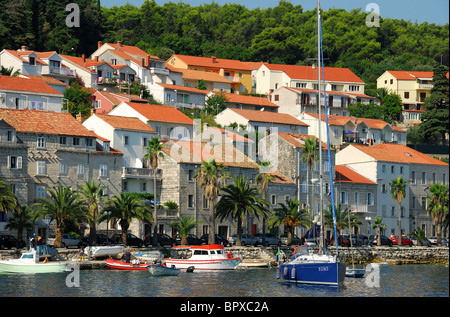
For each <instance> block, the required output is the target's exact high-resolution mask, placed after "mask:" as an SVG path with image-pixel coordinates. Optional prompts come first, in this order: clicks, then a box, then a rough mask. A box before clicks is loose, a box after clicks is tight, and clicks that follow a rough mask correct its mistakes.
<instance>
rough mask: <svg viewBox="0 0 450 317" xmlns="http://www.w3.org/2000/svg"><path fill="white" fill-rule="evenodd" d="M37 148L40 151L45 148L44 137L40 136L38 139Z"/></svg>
mask: <svg viewBox="0 0 450 317" xmlns="http://www.w3.org/2000/svg"><path fill="white" fill-rule="evenodd" d="M37 147H38V148H40V149H44V148H45V138H44V137H43V136H38V138H37Z"/></svg>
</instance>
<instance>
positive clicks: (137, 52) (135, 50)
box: [104, 43, 160, 59]
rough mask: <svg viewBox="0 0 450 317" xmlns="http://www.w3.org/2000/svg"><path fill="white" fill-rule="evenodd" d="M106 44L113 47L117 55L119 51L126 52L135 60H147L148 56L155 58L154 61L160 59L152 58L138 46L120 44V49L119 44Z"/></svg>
mask: <svg viewBox="0 0 450 317" xmlns="http://www.w3.org/2000/svg"><path fill="white" fill-rule="evenodd" d="M104 44H107V45H109V46H112V47H113V48H114V52H115V53H116V52H117V51H119V52H124V53H126V54H128V55H131V56H132V57H135V58H136V57H140V58H145V57H146V56H150V58H153V59H160V58H159V57H158V56H152V55H150V54H147V53H146V52H144V51H143V50H141V49H140V48H139V47H137V46H131V45H123V44H120V47H119V45H118V44H117V43H104Z"/></svg>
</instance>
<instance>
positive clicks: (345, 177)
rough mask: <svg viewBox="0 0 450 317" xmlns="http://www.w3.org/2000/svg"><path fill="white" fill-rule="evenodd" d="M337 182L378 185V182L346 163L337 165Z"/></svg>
mask: <svg viewBox="0 0 450 317" xmlns="http://www.w3.org/2000/svg"><path fill="white" fill-rule="evenodd" d="M336 182H339V183H356V184H372V185H376V183H374V182H372V181H371V180H369V179H367V178H365V177H364V176H362V175H361V174H358V173H357V172H355V171H354V170H352V169H350V168H348V167H347V166H344V165H336Z"/></svg>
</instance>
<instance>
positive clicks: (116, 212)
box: [98, 192, 153, 245]
mask: <svg viewBox="0 0 450 317" xmlns="http://www.w3.org/2000/svg"><path fill="white" fill-rule="evenodd" d="M110 218H115V219H118V220H119V224H120V227H121V229H122V235H121V237H122V242H123V243H124V244H125V245H126V244H127V232H128V228H129V227H130V223H131V221H132V220H133V219H135V218H136V219H138V220H141V221H144V220H147V221H149V222H151V221H153V217H152V214H151V212H150V208H149V207H148V206H146V205H144V204H142V200H141V199H139V198H137V197H135V196H133V195H132V194H130V193H123V192H122V193H120V196H113V197H112V198H111V199H109V200H108V201H107V202H106V206H105V208H103V209H102V212H101V215H100V217H99V219H98V221H99V222H102V221H105V220H108V219H110Z"/></svg>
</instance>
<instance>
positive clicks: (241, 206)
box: [216, 176, 269, 246]
mask: <svg viewBox="0 0 450 317" xmlns="http://www.w3.org/2000/svg"><path fill="white" fill-rule="evenodd" d="M232 178H233V182H234V184H231V185H228V186H225V187H223V188H222V192H223V194H222V198H221V199H220V201H219V202H218V204H217V206H216V216H217V217H219V218H220V220H224V219H226V218H228V217H229V216H231V218H233V219H234V220H236V221H237V239H236V246H240V245H241V233H242V232H241V231H242V219H244V217H245V215H246V214H249V215H253V216H256V217H257V218H258V219H259V216H262V217H266V216H267V209H266V208H267V206H268V205H269V203H268V202H267V200H265V199H263V198H260V197H257V196H259V192H258V188H257V187H255V186H253V185H252V182H251V181H250V180H247V179H246V178H245V177H244V176H240V177H232Z"/></svg>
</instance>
